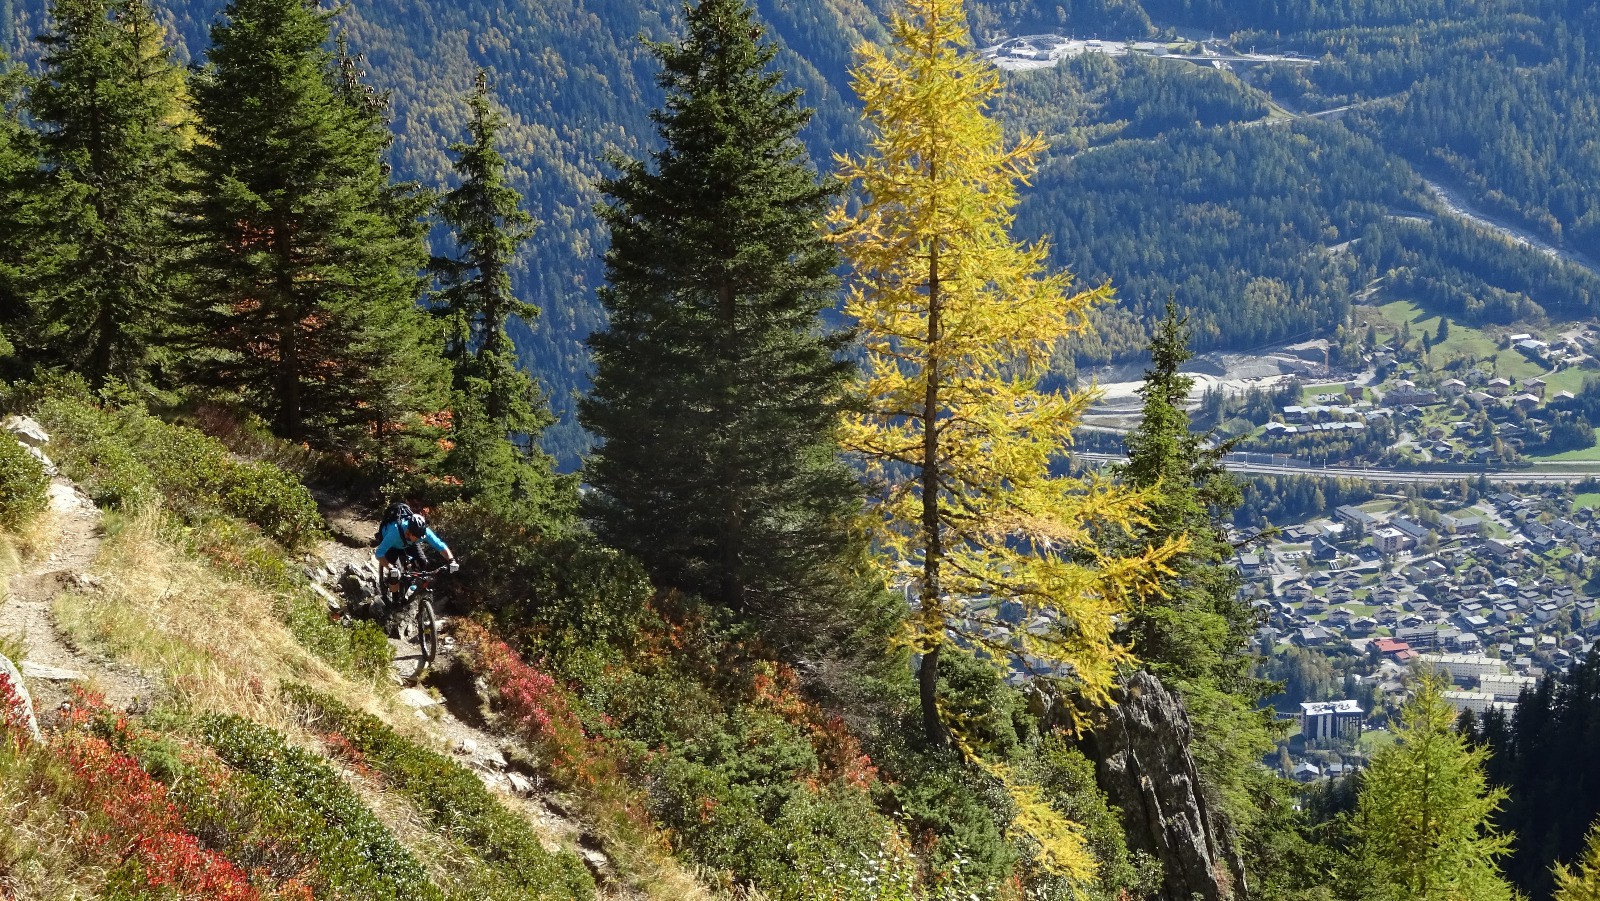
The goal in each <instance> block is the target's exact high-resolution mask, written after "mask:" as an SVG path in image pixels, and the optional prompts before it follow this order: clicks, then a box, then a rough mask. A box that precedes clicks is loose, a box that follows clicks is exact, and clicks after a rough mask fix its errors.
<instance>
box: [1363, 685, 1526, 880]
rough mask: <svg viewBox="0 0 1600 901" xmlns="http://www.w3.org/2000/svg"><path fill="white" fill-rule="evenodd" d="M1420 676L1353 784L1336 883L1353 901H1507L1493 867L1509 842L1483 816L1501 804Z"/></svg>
mask: <svg viewBox="0 0 1600 901" xmlns="http://www.w3.org/2000/svg"><path fill="white" fill-rule="evenodd" d="M1442 689H1443V686H1442V684H1441V683H1440V681H1439V680H1438V678H1437V677H1428V678H1425V679H1424V680H1423V681H1422V682H1420V683H1419V684H1418V685H1417V687H1416V694H1415V696H1414V697H1413V698H1412V700H1411V701H1410V702H1409V703H1407V704H1406V706H1405V707H1404V708H1403V709H1402V710H1401V723H1400V728H1399V729H1397V730H1396V731H1395V739H1396V742H1395V744H1394V745H1392V746H1390V747H1388V748H1385V749H1383V750H1382V751H1379V752H1378V754H1377V755H1376V756H1375V757H1373V759H1372V765H1371V766H1370V767H1369V768H1368V769H1367V772H1366V774H1365V776H1364V777H1363V781H1362V785H1361V794H1360V797H1359V799H1358V800H1357V805H1356V814H1355V817H1354V818H1353V819H1352V821H1351V825H1352V828H1353V830H1354V842H1353V846H1354V847H1353V852H1352V855H1351V859H1350V867H1349V870H1348V873H1347V876H1346V879H1345V883H1346V887H1347V888H1348V889H1349V890H1350V894H1351V895H1352V896H1353V897H1359V898H1361V899H1363V901H1509V899H1511V898H1512V897H1513V896H1514V893H1513V892H1512V890H1511V887H1510V885H1509V884H1507V883H1506V881H1505V880H1504V879H1502V878H1501V876H1500V870H1499V864H1498V861H1499V860H1500V858H1502V857H1504V856H1505V855H1506V854H1507V853H1509V851H1510V846H1511V840H1510V838H1509V837H1508V836H1507V835H1505V834H1503V833H1501V832H1500V831H1499V830H1498V829H1496V828H1495V826H1494V825H1493V823H1492V822H1490V817H1491V816H1492V815H1493V814H1494V812H1495V811H1496V810H1497V809H1498V808H1499V806H1500V804H1501V802H1502V801H1504V800H1505V797H1506V793H1505V790H1504V789H1498V788H1496V789H1491V788H1489V786H1488V780H1487V778H1486V777H1485V775H1484V758H1485V756H1486V754H1487V751H1486V750H1484V749H1483V748H1478V747H1474V746H1473V745H1472V744H1471V742H1470V740H1469V739H1468V738H1467V737H1466V736H1463V735H1462V734H1460V733H1459V732H1457V731H1456V729H1455V721H1456V715H1455V711H1454V710H1452V709H1451V707H1450V705H1449V704H1447V703H1446V702H1445V700H1444V698H1443V697H1442V695H1441V694H1440V692H1441V691H1442Z"/></svg>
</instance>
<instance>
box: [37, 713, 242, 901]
mask: <svg viewBox="0 0 1600 901" xmlns="http://www.w3.org/2000/svg"><path fill="white" fill-rule="evenodd" d="M116 728H118V729H119V730H125V729H126V728H127V722H126V720H123V719H119V720H118V722H117V724H116ZM62 738H63V740H64V742H65V745H66V746H65V747H64V748H63V749H62V751H63V757H64V759H65V761H66V763H67V765H68V767H69V768H70V770H71V772H72V774H73V776H74V777H75V778H76V781H77V782H78V785H79V791H80V795H81V798H80V800H81V803H82V805H83V809H84V810H85V811H87V812H89V813H90V815H91V816H90V818H89V820H88V822H87V823H86V825H87V826H88V828H89V830H90V835H89V837H88V842H89V844H90V845H92V846H93V847H95V848H97V849H99V850H100V851H101V852H102V853H105V854H107V855H109V856H111V857H113V858H115V859H117V860H118V861H121V862H125V863H132V864H134V865H135V866H136V867H137V868H138V871H139V874H140V876H141V877H142V879H143V880H144V882H145V883H147V884H148V885H149V886H151V887H152V888H170V889H173V890H174V891H176V892H177V893H178V895H179V897H182V898H195V899H206V901H259V899H260V898H261V895H260V893H259V892H257V891H256V890H255V889H254V888H252V887H251V886H250V882H249V879H248V878H246V876H245V874H244V872H243V871H241V870H240V869H239V868H238V867H236V866H234V865H233V863H232V862H230V861H229V860H228V859H227V858H225V857H223V856H222V855H220V854H217V853H215V852H212V851H207V850H206V849H205V848H203V847H202V846H201V844H200V840H199V839H198V838H196V837H195V836H194V835H193V834H192V833H190V832H188V831H187V830H185V829H184V828H183V819H182V817H181V816H180V815H179V811H178V809H177V808H176V807H174V806H173V804H172V803H171V802H170V801H168V800H167V788H166V786H164V785H162V784H161V783H160V782H157V781H156V780H155V779H154V778H152V777H151V776H150V774H149V773H146V772H145V771H144V768H143V767H141V766H140V765H139V762H138V761H137V760H134V759H133V758H132V757H129V756H128V755H126V754H123V753H121V752H120V751H117V750H116V749H114V748H112V747H111V745H110V744H109V743H107V742H106V741H105V740H104V739H100V738H96V737H94V736H92V735H86V734H83V733H81V732H75V733H68V734H66V735H64V736H63V737H62Z"/></svg>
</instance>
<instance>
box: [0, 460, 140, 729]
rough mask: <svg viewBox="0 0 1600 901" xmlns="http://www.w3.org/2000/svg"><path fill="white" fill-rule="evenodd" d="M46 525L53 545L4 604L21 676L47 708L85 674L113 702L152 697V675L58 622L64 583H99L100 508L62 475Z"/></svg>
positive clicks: (4, 622)
mask: <svg viewBox="0 0 1600 901" xmlns="http://www.w3.org/2000/svg"><path fill="white" fill-rule="evenodd" d="M44 515H45V517H46V520H45V522H44V523H43V526H42V528H43V529H44V530H45V533H46V534H47V535H48V536H49V551H48V552H47V553H44V554H42V555H40V556H38V557H36V558H35V559H33V560H31V561H28V562H27V563H26V564H25V565H24V567H23V570H22V572H20V573H18V574H17V575H15V576H13V577H12V579H11V584H10V585H9V589H10V590H9V593H8V595H7V598H6V600H5V601H4V603H3V604H0V636H3V637H5V638H7V639H10V640H12V641H14V642H17V643H20V644H21V646H22V649H23V653H22V660H21V661H20V664H21V668H22V674H23V677H24V678H25V679H26V680H27V681H28V685H29V688H30V689H31V690H32V691H33V695H34V705H35V707H36V708H37V711H38V713H39V714H40V715H41V716H42V715H44V714H45V713H46V712H47V711H49V710H51V709H52V708H54V707H55V706H57V705H58V704H59V703H60V702H61V701H62V700H65V699H66V697H67V696H68V694H69V693H70V690H71V685H72V683H74V682H87V683H88V684H90V685H91V686H92V687H94V688H95V689H97V690H98V691H100V692H103V693H104V694H105V697H106V702H107V703H108V704H110V705H111V706H112V707H114V708H119V709H126V708H128V707H129V706H130V705H133V704H134V702H135V701H137V700H140V699H143V700H148V699H149V698H150V696H151V694H152V692H153V689H152V686H151V683H150V681H149V680H148V679H146V678H145V677H144V676H143V675H142V674H141V673H139V672H138V671H137V670H135V669H133V668H131V667H128V666H125V665H123V664H119V663H116V662H114V661H111V660H108V659H106V658H105V657H104V656H102V655H99V654H96V653H93V652H90V651H88V650H85V649H83V648H80V647H77V646H76V645H74V644H73V643H72V642H71V641H70V640H68V639H67V637H66V636H65V635H63V634H62V631H61V629H60V627H59V626H58V625H57V623H56V618H55V612H54V609H53V607H54V601H55V599H56V597H57V596H58V595H60V594H61V593H62V592H65V591H95V590H97V588H98V585H99V581H98V579H97V578H96V577H95V576H94V575H93V574H92V573H91V569H92V568H93V566H94V562H95V559H96V558H97V557H98V556H99V555H100V545H101V542H102V539H103V532H102V528H101V519H100V511H99V509H97V508H96V507H95V505H94V502H93V501H91V500H89V498H88V497H86V496H84V494H83V492H81V491H79V490H78V488H77V486H76V485H74V484H72V482H70V481H68V480H67V479H65V478H62V477H61V476H56V477H55V478H54V479H52V480H51V482H50V507H49V511H48V512H47V513H46V514H44Z"/></svg>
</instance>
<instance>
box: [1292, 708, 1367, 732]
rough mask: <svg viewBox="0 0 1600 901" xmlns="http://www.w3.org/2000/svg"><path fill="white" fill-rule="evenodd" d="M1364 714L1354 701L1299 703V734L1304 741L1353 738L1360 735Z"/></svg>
mask: <svg viewBox="0 0 1600 901" xmlns="http://www.w3.org/2000/svg"><path fill="white" fill-rule="evenodd" d="M1366 716H1367V714H1366V711H1364V710H1362V709H1361V705H1360V704H1359V703H1357V702H1355V701H1318V702H1315V703H1304V704H1301V705H1300V734H1301V735H1303V736H1305V739H1306V741H1326V740H1328V739H1331V738H1344V739H1350V740H1354V739H1356V738H1359V737H1360V736H1361V723H1362V721H1363V720H1365V719H1366Z"/></svg>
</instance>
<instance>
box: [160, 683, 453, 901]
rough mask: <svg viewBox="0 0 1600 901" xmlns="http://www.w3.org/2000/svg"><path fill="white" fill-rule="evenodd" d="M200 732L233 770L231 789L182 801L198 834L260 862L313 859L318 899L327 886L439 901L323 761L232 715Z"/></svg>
mask: <svg viewBox="0 0 1600 901" xmlns="http://www.w3.org/2000/svg"><path fill="white" fill-rule="evenodd" d="M201 731H202V734H203V736H204V738H205V740H206V742H207V743H208V744H209V745H210V746H211V748H212V749H213V750H214V751H215V752H216V753H217V756H218V757H219V758H221V759H222V761H223V762H224V763H226V764H228V766H230V767H232V768H233V769H234V770H235V771H236V778H234V779H231V780H229V789H230V791H229V792H227V793H225V794H207V793H204V791H203V789H200V790H199V791H197V792H196V794H194V795H191V796H189V797H185V798H184V799H183V800H185V801H186V802H187V803H186V806H187V807H188V809H189V811H190V813H189V816H191V817H193V818H195V819H197V820H201V821H205V822H207V823H208V824H209V827H210V828H209V829H207V830H206V833H205V834H207V835H211V836H217V837H218V838H219V839H221V840H224V841H229V842H232V843H236V844H240V845H250V846H253V847H254V848H255V856H256V857H258V858H260V857H263V856H266V857H268V858H269V859H270V858H271V857H272V856H276V857H280V858H287V859H288V861H290V862H295V863H296V864H297V865H301V866H303V865H304V864H305V863H314V865H315V873H316V877H317V878H316V883H315V884H313V885H312V888H313V889H318V891H317V895H318V896H319V897H320V896H322V895H323V894H325V893H326V892H328V891H330V890H331V892H332V893H334V894H335V895H336V896H337V897H344V898H419V899H433V901H445V898H446V896H445V894H444V893H443V892H441V891H440V890H439V889H438V887H436V886H435V885H433V884H432V882H430V881H429V879H428V873H427V871H426V870H425V869H424V868H423V867H422V864H421V863H419V862H418V861H417V859H416V858H415V857H413V856H412V854H411V852H410V851H407V850H406V848H405V847H404V846H403V845H401V844H400V843H399V842H398V841H397V840H396V839H395V837H394V836H393V835H392V834H390V832H389V830H388V829H386V828H385V827H384V825H383V824H382V823H381V822H379V821H378V819H377V818H376V817H374V816H373V815H372V812H371V811H369V810H368V809H367V808H366V806H365V805H364V804H362V802H361V799H360V798H359V797H358V796H357V795H356V794H355V792H354V791H353V790H352V789H351V788H350V786H349V785H347V784H346V783H345V781H344V779H343V778H342V777H341V776H340V775H339V774H338V773H337V772H336V771H335V770H334V769H333V768H331V767H329V766H328V764H327V763H326V762H324V761H323V760H322V758H321V757H318V756H317V755H315V754H312V753H309V752H307V751H303V750H301V749H299V748H295V747H291V746H290V745H289V744H288V743H287V742H286V741H285V740H284V738H283V736H281V735H279V734H278V733H277V732H274V731H273V730H271V729H268V728H266V727H265V726H260V725H257V724H255V723H252V722H250V721H248V720H246V719H243V718H241V717H237V716H231V715H229V716H211V717H206V718H205V719H204V720H203V721H202V722H201ZM207 802H209V803H207ZM246 837H248V838H250V839H253V840H252V841H249V842H242V841H241V839H244V838H246ZM236 853H237V852H236ZM240 856H241V857H245V858H246V859H248V858H249V856H250V855H244V854H241V855H240ZM252 862H255V861H252Z"/></svg>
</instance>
